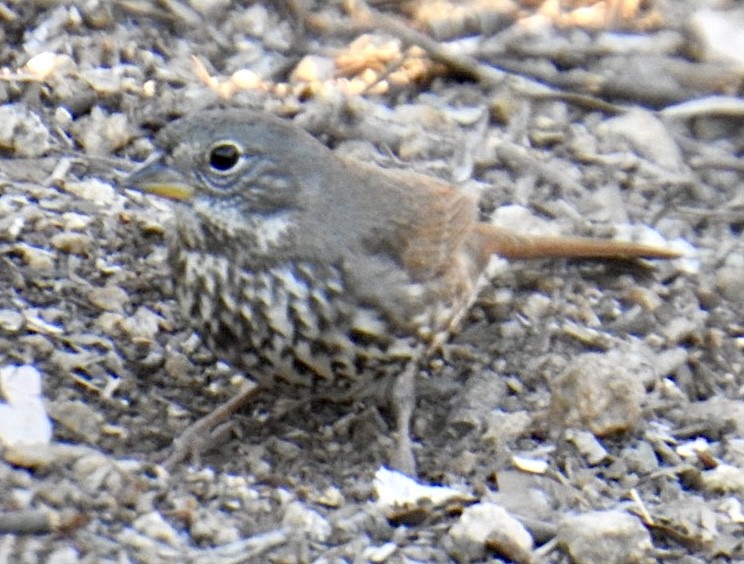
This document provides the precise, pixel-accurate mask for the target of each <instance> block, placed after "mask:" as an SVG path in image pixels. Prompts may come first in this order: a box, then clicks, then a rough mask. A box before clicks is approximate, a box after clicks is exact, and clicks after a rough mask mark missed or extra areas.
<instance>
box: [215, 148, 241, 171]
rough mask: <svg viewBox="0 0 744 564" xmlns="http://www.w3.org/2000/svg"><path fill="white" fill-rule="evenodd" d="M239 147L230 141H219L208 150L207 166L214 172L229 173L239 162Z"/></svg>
mask: <svg viewBox="0 0 744 564" xmlns="http://www.w3.org/2000/svg"><path fill="white" fill-rule="evenodd" d="M241 154H242V152H241V150H240V147H238V146H237V145H236V144H235V143H232V142H230V141H221V142H220V143H217V144H216V145H214V146H213V147H212V148H211V149H210V150H209V155H208V159H209V166H210V167H212V170H214V171H215V172H230V171H231V170H232V169H233V168H235V165H237V164H238V161H239V160H240V155H241Z"/></svg>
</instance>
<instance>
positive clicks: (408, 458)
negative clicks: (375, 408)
mask: <svg viewBox="0 0 744 564" xmlns="http://www.w3.org/2000/svg"><path fill="white" fill-rule="evenodd" d="M417 370H418V363H417V362H409V363H408V364H407V365H406V367H405V368H404V370H403V372H402V373H401V374H398V375H397V376H396V377H395V380H394V382H393V386H392V388H391V390H390V392H391V393H390V403H391V405H392V408H393V413H394V414H395V426H396V431H397V435H398V436H397V439H396V442H395V451H394V452H393V454H392V456H391V457H390V465H391V466H392V467H393V469H395V470H398V471H400V472H403V473H404V474H408V475H409V476H416V459H415V458H414V456H413V446H412V444H411V417H412V416H413V410H414V408H415V406H416V372H417Z"/></svg>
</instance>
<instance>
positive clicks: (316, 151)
mask: <svg viewBox="0 0 744 564" xmlns="http://www.w3.org/2000/svg"><path fill="white" fill-rule="evenodd" d="M158 144H159V147H160V148H161V150H162V152H161V153H159V154H156V155H155V156H154V157H153V158H151V159H150V160H149V161H148V162H147V163H145V165H144V166H143V167H142V168H140V169H139V170H138V171H136V172H135V173H133V174H132V175H131V176H130V177H129V179H128V182H127V184H128V185H129V186H131V187H134V188H137V189H139V190H142V191H146V192H150V193H154V194H157V195H160V196H164V197H167V198H171V199H173V200H176V201H177V202H178V204H177V206H176V209H175V216H176V221H175V228H174V229H173V231H172V233H170V235H171V236H170V241H169V249H170V253H169V260H170V265H171V268H172V271H173V275H174V278H175V293H176V297H177V300H178V302H179V303H180V306H181V309H182V311H183V314H184V316H185V319H187V320H188V321H189V322H190V323H191V324H192V325H193V327H194V328H195V329H196V330H197V331H198V332H199V333H200V335H201V336H202V338H203V339H204V341H205V342H206V343H207V345H208V346H209V347H210V348H211V349H212V350H213V351H214V352H215V353H216V354H217V355H218V356H220V357H222V358H224V359H225V360H227V361H229V362H230V363H231V364H233V366H235V367H237V368H239V369H241V370H245V371H246V372H247V373H249V374H250V375H251V376H253V377H255V379H256V380H257V381H258V388H259V389H260V388H261V387H271V388H276V387H280V388H284V387H286V389H287V392H288V393H294V394H298V393H299V394H312V393H314V392H323V391H326V392H332V393H333V394H334V395H337V394H338V393H340V392H342V393H343V394H344V395H346V396H356V395H358V394H363V393H364V391H365V390H366V389H369V388H370V384H372V383H380V382H387V383H389V384H390V385H391V387H390V398H391V402H392V406H393V408H394V413H395V414H396V425H397V432H398V438H397V448H396V452H395V453H394V454H393V456H392V462H393V465H394V466H396V467H397V468H399V469H401V470H403V471H406V472H409V473H413V472H414V460H413V455H412V453H411V445H410V439H409V424H410V418H411V414H412V409H413V406H414V402H415V400H414V379H415V376H416V372H417V367H418V366H420V363H421V361H422V360H423V359H425V358H427V357H428V356H429V355H431V354H433V353H435V352H436V350H437V348H438V347H439V346H440V345H441V344H442V343H443V342H444V341H445V340H446V339H447V338H448V337H449V335H450V334H451V333H452V332H453V331H454V330H455V329H456V328H457V326H458V324H459V322H460V320H461V319H462V317H463V316H464V315H465V314H466V312H467V311H468V309H469V308H470V306H471V305H472V304H473V302H474V301H475V299H476V297H477V296H478V291H479V289H480V288H481V286H482V285H483V284H484V283H485V282H486V281H487V280H488V265H489V262H490V259H491V257H492V256H493V255H499V256H501V257H505V258H535V257H551V256H558V257H567V256H573V257H623V258H628V257H648V258H652V257H656V258H670V257H673V256H676V253H675V252H673V251H670V250H668V249H663V248H659V247H654V246H645V245H637V244H633V243H622V242H615V241H601V240H593V239H583V238H560V237H559V238H546V237H535V236H525V235H519V234H517V233H514V232H511V231H508V230H505V229H503V228H499V227H496V226H493V225H489V224H485V223H479V222H478V220H477V207H476V203H475V202H474V201H473V200H472V199H471V198H470V197H469V196H467V195H465V194H463V193H461V192H458V190H456V189H455V188H453V187H451V186H449V185H447V184H445V183H443V182H441V181H437V180H434V179H432V178H429V177H425V176H421V175H417V174H413V173H406V172H400V171H397V172H393V171H387V170H383V169H380V168H377V167H373V166H370V165H366V164H363V163H358V162H351V161H349V160H346V159H344V158H340V157H338V156H336V155H335V154H334V153H333V152H332V151H330V150H329V149H328V148H327V147H325V146H324V145H322V144H321V143H320V142H318V141H317V140H315V139H314V138H313V137H312V136H310V135H309V134H307V133H306V132H305V131H303V130H301V129H300V128H298V127H296V126H294V125H292V124H290V123H288V122H285V121H283V120H280V119H278V118H275V117H271V116H269V115H266V114H263V113H256V112H253V111H247V110H214V111H207V112H203V113H199V114H197V115H194V116H192V117H187V118H183V119H180V120H178V121H176V122H174V123H172V124H171V125H169V126H167V127H166V128H165V129H164V130H163V131H162V132H161V134H160V136H159V139H158ZM250 395H252V390H249V389H246V390H245V391H244V392H243V394H241V396H240V397H238V398H236V399H235V400H233V401H232V402H230V405H229V406H226V407H224V408H223V409H222V410H221V411H220V410H218V413H217V414H215V415H213V416H208V418H207V419H206V420H205V422H204V424H203V425H202V426H201V427H199V430H200V431H201V430H204V428H205V427H206V428H208V427H211V426H213V425H214V424H216V422H218V421H221V420H222V419H224V418H226V417H227V415H229V413H232V412H233V411H234V410H235V409H237V407H238V406H239V405H240V404H242V403H243V402H244V401H245V400H246V399H247V398H248V397H249V396H250ZM182 445H183V443H182Z"/></svg>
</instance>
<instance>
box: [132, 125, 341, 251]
mask: <svg viewBox="0 0 744 564" xmlns="http://www.w3.org/2000/svg"><path fill="white" fill-rule="evenodd" d="M156 145H157V148H158V151H157V152H156V153H155V154H154V155H153V156H152V157H150V159H148V160H147V161H146V162H145V163H144V164H143V165H142V166H141V167H140V168H139V169H137V170H136V171H134V172H133V173H132V174H131V175H130V176H129V177H128V178H127V180H126V185H127V186H128V187H131V188H135V189H138V190H141V191H143V192H147V193H151V194H156V195H158V196H162V197H165V198H169V199H171V200H175V201H176V202H178V203H179V204H180V205H179V206H178V209H177V218H178V223H179V225H178V228H179V231H180V232H181V236H182V237H186V238H187V239H188V238H190V239H192V240H193V242H194V243H195V244H196V243H199V241H200V240H201V243H199V244H203V245H208V246H210V247H212V246H216V247H217V248H219V247H220V246H221V245H222V244H223V243H226V242H228V241H235V240H236V238H237V239H239V240H240V241H241V245H243V246H244V248H248V249H250V248H251V246H253V247H255V249H256V250H257V251H269V250H271V249H272V248H274V247H276V246H278V245H281V243H282V237H283V236H284V235H287V233H288V230H289V228H290V226H291V218H292V215H293V214H294V213H296V212H297V211H299V209H301V207H302V193H301V192H302V190H303V186H307V185H308V182H310V183H312V179H311V178H308V173H307V171H308V170H310V169H311V167H310V164H311V163H310V162H309V159H308V157H307V155H308V154H309V155H318V154H319V151H321V153H320V154H322V151H325V150H326V149H325V148H324V147H322V145H320V143H318V142H317V141H315V140H314V139H313V138H312V137H311V136H309V135H307V134H305V133H304V132H300V131H299V130H298V129H297V128H296V127H293V126H291V125H289V124H287V123H285V122H283V121H282V120H280V119H277V118H274V117H271V116H268V115H265V114H262V113H257V112H252V111H248V110H214V111H206V112H201V113H199V114H197V115H195V116H193V117H186V118H182V119H179V120H177V121H175V122H173V123H171V124H170V125H168V126H166V127H165V128H164V129H163V130H162V131H161V132H160V134H159V135H158V138H157V141H156ZM308 146H312V150H311V151H308V150H307V147H308ZM187 236H188V237H187ZM205 239H206V241H205Z"/></svg>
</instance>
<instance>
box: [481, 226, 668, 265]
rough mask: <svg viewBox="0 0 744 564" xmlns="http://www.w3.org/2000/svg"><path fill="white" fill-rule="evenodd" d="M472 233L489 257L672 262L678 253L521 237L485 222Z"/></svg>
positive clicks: (582, 240)
mask: <svg viewBox="0 0 744 564" xmlns="http://www.w3.org/2000/svg"><path fill="white" fill-rule="evenodd" d="M475 232H476V234H477V237H478V239H479V240H480V243H481V245H482V246H480V245H479V246H480V248H481V249H485V250H486V252H487V254H488V255H492V254H495V255H499V256H502V257H504V258H509V259H538V258H606V259H629V258H657V259H672V258H677V257H679V256H681V253H680V252H678V251H676V250H674V249H670V248H666V247H661V246H656V245H644V244H640V243H631V242H625V241H612V240H606V239H590V238H588V237H558V236H556V237H550V236H543V235H523V234H520V233H516V232H514V231H512V230H510V229H505V228H503V227H496V226H495V225H488V224H485V223H481V224H478V225H477V226H476V227H475Z"/></svg>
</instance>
